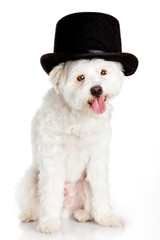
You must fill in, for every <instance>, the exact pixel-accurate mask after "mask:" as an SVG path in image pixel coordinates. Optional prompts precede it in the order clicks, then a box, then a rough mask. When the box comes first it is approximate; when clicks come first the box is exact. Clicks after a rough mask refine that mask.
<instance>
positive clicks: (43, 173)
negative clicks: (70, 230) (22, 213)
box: [38, 154, 64, 233]
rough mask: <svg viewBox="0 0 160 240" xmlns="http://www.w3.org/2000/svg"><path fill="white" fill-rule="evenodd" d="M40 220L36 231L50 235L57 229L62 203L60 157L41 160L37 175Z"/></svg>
mask: <svg viewBox="0 0 160 240" xmlns="http://www.w3.org/2000/svg"><path fill="white" fill-rule="evenodd" d="M39 197H40V220H39V225H38V230H39V231H40V232H43V233H52V232H55V231H57V230H58V229H59V226H60V214H61V210H62V207H63V201H64V169H63V166H62V159H61V156H60V155H58V154H55V155H54V156H53V158H51V157H50V158H45V159H43V163H42V164H41V167H40V173H39Z"/></svg>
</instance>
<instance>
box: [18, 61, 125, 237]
mask: <svg viewBox="0 0 160 240" xmlns="http://www.w3.org/2000/svg"><path fill="white" fill-rule="evenodd" d="M123 77H124V74H123V69H122V65H121V64H120V63H118V62H111V61H105V60H102V59H92V60H77V61H68V62H66V63H61V64H60V65H58V66H56V67H55V68H54V69H53V70H52V71H51V72H50V81H51V83H52V85H53V88H51V89H50V90H49V92H48V93H47V94H46V96H45V97H44V101H43V103H42V106H41V107H40V109H39V110H38V112H37V113H36V115H35V117H34V119H33V123H32V144H33V163H32V165H31V167H30V168H29V170H28V171H27V172H26V173H25V176H24V178H23V179H22V181H21V182H20V184H19V188H18V202H19V206H20V209H21V214H20V219H21V221H23V222H29V221H33V220H39V224H38V230H39V231H41V232H44V233H52V232H55V231H57V230H58V229H59V227H60V219H61V218H62V217H66V216H70V215H73V217H74V218H75V219H76V220H78V221H87V220H92V219H93V220H95V221H96V222H97V223H99V224H100V225H103V226H123V224H124V221H123V219H121V218H120V217H118V216H116V215H114V214H113V213H112V209H111V207H110V205H109V193H108V154H109V149H108V147H109V141H110V137H111V127H110V117H111V112H112V106H111V105H110V104H109V100H110V99H111V98H113V97H114V96H116V95H118V93H119V91H120V89H121V86H122V83H123Z"/></svg>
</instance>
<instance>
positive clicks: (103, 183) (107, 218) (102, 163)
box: [87, 147, 124, 227]
mask: <svg viewBox="0 0 160 240" xmlns="http://www.w3.org/2000/svg"><path fill="white" fill-rule="evenodd" d="M108 155H109V154H108V150H106V149H105V150H104V149H102V147H99V148H98V147H97V148H96V149H94V151H93V152H92V155H91V159H90V162H89V164H88V167H87V180H88V181H89V183H90V187H91V192H92V201H91V202H92V215H93V218H94V220H95V221H96V222H97V223H99V224H100V225H103V226H112V227H113V226H123V225H124V222H123V219H122V218H120V217H118V216H116V215H114V214H113V213H112V209H111V207H110V205H109V184H108Z"/></svg>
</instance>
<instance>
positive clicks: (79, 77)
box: [77, 75, 85, 81]
mask: <svg viewBox="0 0 160 240" xmlns="http://www.w3.org/2000/svg"><path fill="white" fill-rule="evenodd" d="M84 79H85V76H84V75H80V76H78V77H77V80H78V81H82V80H84Z"/></svg>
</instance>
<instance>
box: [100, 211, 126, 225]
mask: <svg viewBox="0 0 160 240" xmlns="http://www.w3.org/2000/svg"><path fill="white" fill-rule="evenodd" d="M96 222H97V223H99V224H100V225H102V226H105V227H124V225H125V221H124V220H123V218H121V217H119V216H117V215H114V214H112V215H106V216H103V217H101V218H99V219H98V220H96Z"/></svg>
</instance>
